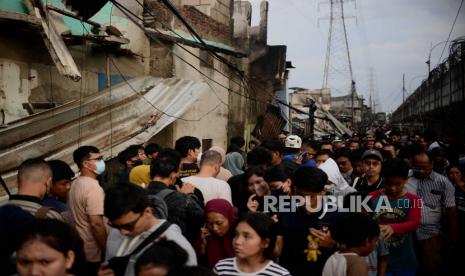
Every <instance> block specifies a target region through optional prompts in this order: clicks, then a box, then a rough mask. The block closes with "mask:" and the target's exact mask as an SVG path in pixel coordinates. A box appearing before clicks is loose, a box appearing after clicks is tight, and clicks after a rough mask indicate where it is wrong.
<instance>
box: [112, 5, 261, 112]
mask: <svg viewBox="0 0 465 276" xmlns="http://www.w3.org/2000/svg"><path fill="white" fill-rule="evenodd" d="M112 2H113V3H114V4H115V5H116V6H117V7H118V8H119V9H120V11H121V12H122V13H123V14H125V15H126V16H127V17H128V18H129V19H130V20H131V21H132V22H133V23H134V24H135V25H136V26H137V27H138V28H139V29H141V30H142V31H143V32H144V33H145V34H146V35H147V36H148V37H150V38H152V39H153V40H155V41H156V42H157V43H159V44H160V45H161V46H162V47H164V48H165V49H167V50H168V51H169V52H170V53H172V54H173V55H174V56H176V57H177V58H179V59H180V60H181V61H183V62H184V63H186V64H187V65H189V66H190V67H191V68H193V69H194V70H195V71H197V72H198V73H200V74H201V75H203V76H204V77H206V78H207V79H209V80H211V81H212V82H214V83H216V84H217V85H219V86H221V87H223V88H224V89H226V90H228V91H230V92H232V93H234V94H237V95H239V96H242V97H244V98H246V99H249V100H252V101H255V102H261V103H264V104H269V102H266V101H263V100H259V99H258V98H256V97H255V98H254V97H251V96H248V95H243V94H241V93H240V92H237V91H235V90H233V89H230V88H229V87H227V86H225V85H223V84H221V83H219V82H217V81H216V80H214V79H212V78H211V77H210V76H208V75H206V74H205V73H203V72H202V71H200V70H199V69H197V68H196V66H195V65H193V64H191V63H190V62H188V61H187V60H185V59H184V58H182V57H181V56H180V55H178V54H177V53H175V52H174V51H173V50H171V49H170V48H169V47H168V46H167V45H165V44H164V43H163V42H161V40H160V39H159V38H157V37H156V36H154V35H153V34H152V33H151V32H148V31H147V30H146V29H145V27H144V26H141V25H140V24H139V23H138V22H136V21H135V19H134V18H133V17H135V18H137V19H139V20H140V21H142V19H141V18H139V17H138V16H137V15H135V14H134V13H133V12H132V11H130V10H128V9H127V8H126V7H124V6H122V5H121V4H120V3H118V2H116V1H114V0H112ZM128 14H129V15H132V16H129V15H128ZM241 88H245V87H241Z"/></svg>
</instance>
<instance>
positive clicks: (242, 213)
mask: <svg viewBox="0 0 465 276" xmlns="http://www.w3.org/2000/svg"><path fill="white" fill-rule="evenodd" d="M464 146H465V144H463V143H462V144H460V143H459V142H458V141H455V140H454V139H453V137H450V136H448V137H441V139H439V138H438V137H436V136H435V133H434V131H432V130H426V131H424V133H422V134H421V135H415V133H409V134H408V135H407V134H406V133H401V132H400V131H398V130H395V129H391V130H388V129H381V128H380V129H376V130H370V131H366V133H363V134H357V133H354V134H353V135H352V136H348V135H345V136H336V135H331V136H328V137H323V139H322V140H312V139H302V138H301V137H299V136H297V135H289V134H284V133H283V134H281V135H280V136H279V137H276V138H275V139H271V140H267V141H261V142H259V141H257V140H253V141H249V142H248V143H247V145H246V141H245V140H244V138H243V137H240V136H237V137H233V138H231V140H230V144H229V145H228V147H227V149H223V148H221V147H218V146H214V147H211V148H209V149H202V148H201V143H200V141H199V139H198V138H196V137H191V136H184V137H180V138H179V139H177V140H176V143H175V146H174V148H162V147H161V146H159V145H157V144H149V145H146V146H145V147H143V146H141V145H132V146H129V147H128V148H126V149H125V150H123V151H122V152H120V153H119V154H118V157H117V160H118V162H119V163H120V164H121V166H122V168H121V171H120V173H118V175H117V176H116V177H114V178H112V179H118V180H117V181H115V183H110V184H111V185H110V187H109V188H107V189H104V188H103V187H102V183H101V178H102V176H103V175H105V174H108V173H109V172H108V171H107V170H106V162H105V156H103V154H102V153H101V152H100V150H99V149H98V148H96V147H94V146H81V147H79V148H77V149H76V150H75V151H74V153H73V160H74V163H75V164H76V165H77V168H78V169H79V172H78V173H77V174H75V173H74V171H73V170H72V169H71V168H70V166H69V165H68V164H67V163H65V162H63V161H61V160H49V161H45V160H43V159H40V158H34V159H28V160H26V161H24V162H23V163H22V164H21V166H20V167H19V168H18V192H17V194H15V195H12V196H10V198H9V200H8V201H7V202H6V203H5V204H4V205H2V206H1V207H0V225H1V226H0V240H1V241H0V242H1V245H2V246H1V249H0V267H1V268H2V269H1V271H2V272H1V273H0V274H2V275H15V274H19V275H20V276H23V275H52V276H55V275H56V276H61V275H99V276H106V275H108V276H110V275H127V276H133V275H134V276H136V275H137V276H142V275H144V276H147V275H183V276H184V275H187V276H188V275H265V276H266V275H269V276H272V275H297V276H299V275H325V276H326V275H328V276H329V275H331V276H333V275H334V276H339V275H341V276H342V275H357V276H360V275H362V276H363V275H370V276H371V275H380V276H384V275H396V276H397V275H399V276H409V275H442V274H446V275H454V274H457V275H459V274H460V272H459V266H460V260H459V259H460V258H459V257H460V256H461V250H462V249H463V246H464V236H463V233H464V224H465V178H464V169H465V148H464ZM457 233H459V234H457Z"/></svg>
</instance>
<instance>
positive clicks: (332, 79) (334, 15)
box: [323, 0, 358, 126]
mask: <svg viewBox="0 0 465 276" xmlns="http://www.w3.org/2000/svg"><path fill="white" fill-rule="evenodd" d="M344 2H354V0H330V1H329V4H330V16H329V31H328V42H327V48H326V59H325V71H324V75H323V88H330V89H331V94H333V95H338V96H345V95H350V96H351V98H352V126H354V125H355V107H354V101H355V99H358V97H357V92H356V89H355V81H354V76H353V72H352V62H351V59H350V51H349V42H348V40H347V29H346V23H345V21H346V19H347V16H345V14H344ZM352 17H353V16H352ZM357 105H358V104H357Z"/></svg>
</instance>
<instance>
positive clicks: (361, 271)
mask: <svg viewBox="0 0 465 276" xmlns="http://www.w3.org/2000/svg"><path fill="white" fill-rule="evenodd" d="M322 275H323V276H359V275H368V265H367V263H366V262H365V260H364V259H363V258H361V257H360V256H358V255H357V254H355V253H352V252H348V253H340V252H336V253H334V254H333V255H331V257H329V258H328V260H327V261H326V263H325V266H324V268H323V273H322Z"/></svg>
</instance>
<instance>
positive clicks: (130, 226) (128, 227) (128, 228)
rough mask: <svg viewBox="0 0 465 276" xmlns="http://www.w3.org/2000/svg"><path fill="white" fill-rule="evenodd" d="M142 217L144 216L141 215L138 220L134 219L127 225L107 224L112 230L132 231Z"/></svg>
mask: <svg viewBox="0 0 465 276" xmlns="http://www.w3.org/2000/svg"><path fill="white" fill-rule="evenodd" d="M142 215H144V213H141V214H140V215H139V217H138V218H136V219H135V220H133V221H131V222H129V223H125V224H113V223H110V222H108V225H109V226H110V227H113V228H115V229H118V230H126V231H132V230H134V227H135V226H136V224H137V222H138V221H139V219H140V218H141V217H142Z"/></svg>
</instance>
